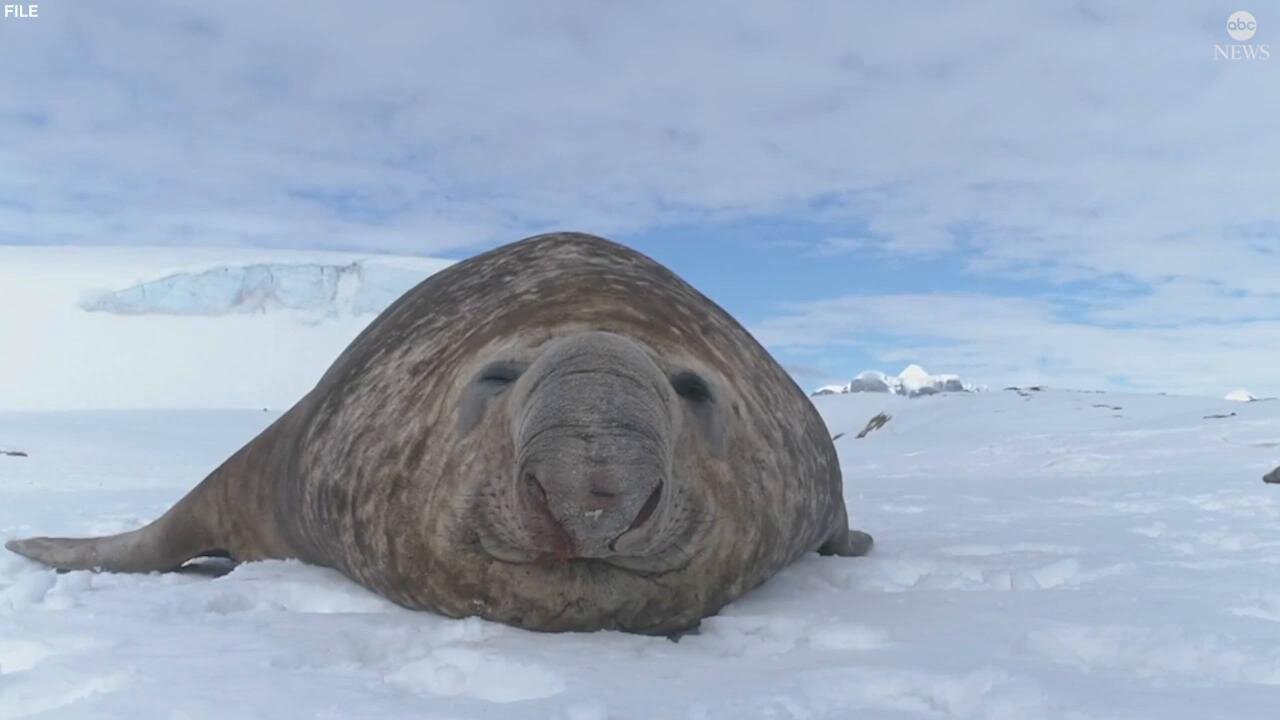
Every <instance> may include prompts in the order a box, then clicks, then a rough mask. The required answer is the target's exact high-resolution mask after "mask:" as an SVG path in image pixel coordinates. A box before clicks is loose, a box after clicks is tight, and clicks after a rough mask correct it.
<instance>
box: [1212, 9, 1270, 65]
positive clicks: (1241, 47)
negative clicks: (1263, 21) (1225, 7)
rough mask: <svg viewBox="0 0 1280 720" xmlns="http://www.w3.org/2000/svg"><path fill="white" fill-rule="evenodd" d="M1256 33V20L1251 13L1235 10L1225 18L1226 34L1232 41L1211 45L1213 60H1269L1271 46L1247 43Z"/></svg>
mask: <svg viewBox="0 0 1280 720" xmlns="http://www.w3.org/2000/svg"><path fill="white" fill-rule="evenodd" d="M1257 33H1258V20H1257V18H1255V17H1254V16H1253V13H1251V12H1248V11H1246V10H1237V11H1235V12H1233V13H1231V16H1230V17H1228V18H1227V35H1228V36H1230V38H1231V39H1232V40H1235V42H1234V43H1229V44H1226V45H1219V44H1217V43H1214V45H1213V59H1214V60H1270V59H1271V46H1270V45H1267V44H1266V43H1262V44H1260V45H1252V44H1248V42H1249V41H1250V40H1252V39H1253V36H1254V35H1256V34H1257Z"/></svg>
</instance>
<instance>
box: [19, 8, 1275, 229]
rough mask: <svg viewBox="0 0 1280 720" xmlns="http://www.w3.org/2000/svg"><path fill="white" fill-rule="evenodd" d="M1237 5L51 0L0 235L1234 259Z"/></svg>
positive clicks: (1266, 172)
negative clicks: (1230, 29)
mask: <svg viewBox="0 0 1280 720" xmlns="http://www.w3.org/2000/svg"><path fill="white" fill-rule="evenodd" d="M1225 12H1226V11H1225V10H1224V11H1221V12H1219V11H1211V10H1209V9H1207V8H1205V7H1203V6H1202V5H1201V4H1199V3H1184V4H1180V5H1170V4H1162V5H1161V6H1160V7H1159V8H1158V9H1156V8H1146V9H1142V8H1136V7H1132V6H1128V5H1124V4H1111V3H1081V4H1077V5H1075V6H1073V7H1058V6H1048V5H1034V4H1027V3H1020V2H1012V1H1009V2H992V3H984V4H981V5H966V6H961V5H959V4H952V3H936V4H925V5H917V6H913V7H912V8H910V9H908V8H905V7H900V6H880V5H875V4H869V3H818V4H804V5H799V6H796V5H794V4H774V3H746V4H744V3H741V2H712V3H697V4H689V3H677V2H655V3H618V2H606V3H570V2H553V3H536V4H527V3H505V4H501V5H494V4H491V3H471V2H439V3H409V2H404V3H378V4H376V5H368V4H366V5H362V6H360V7H359V8H356V7H353V6H352V5H351V4H350V3H347V2H333V1H321V2H312V3H306V4H279V3H271V4H266V5H264V4H261V3H249V2H240V1H235V0H232V1H229V2H220V3H213V4H206V5H201V6H198V7H179V6H174V5H173V4H171V3H159V2H121V3H112V4H110V5H100V4H81V3H62V2H55V3H45V4H43V5H42V11H41V17H40V19H39V20H38V21H32V22H28V23H26V24H25V25H22V26H19V25H16V24H13V23H10V24H8V25H6V26H4V27H3V32H4V43H5V47H6V57H7V58H8V61H9V62H10V63H11V66H13V67H21V68H22V71H21V72H10V73H5V74H4V75H3V79H0V116H3V117H8V118H10V120H9V121H8V122H7V123H6V126H5V127H4V132H5V135H6V140H7V141H8V142H7V143H6V145H5V149H4V150H3V151H0V155H2V157H0V160H3V167H5V168H8V170H7V172H5V173H4V174H3V177H2V178H0V190H4V195H5V196H6V197H21V198H22V202H20V203H15V204H13V205H5V206H3V208H0V213H2V214H0V226H3V227H6V228H10V230H9V231H8V232H9V233H10V234H11V235H12V236H13V237H15V238H18V239H30V240H37V241H49V240H59V241H63V240H78V241H111V242H120V241H134V242H137V241H145V242H191V241H195V242H207V243H215V242H252V243H270V244H281V245H293V244H301V243H307V244H315V243H320V244H333V245H349V246H365V247H370V246H372V247H379V248H386V249H415V248H420V249H423V250H426V249H428V248H431V249H436V248H439V247H441V246H450V245H460V244H474V243H480V242H486V241H492V240H499V239H501V240H505V239H509V238H510V237H512V236H513V235H515V234H518V233H519V232H523V231H525V230H532V229H538V228H543V227H549V226H575V227H582V228H589V229H595V230H598V231H601V232H621V231H631V230H638V229H643V228H647V227H653V226H655V225H659V224H663V223H670V222H676V221H681V220H686V219H689V218H731V217H734V216H740V215H759V214H767V213H771V212H785V211H789V210H791V211H794V210H797V209H802V208H804V207H807V204H808V203H809V202H810V201H811V200H812V199H814V198H817V197H828V196H829V197H836V198H838V201H836V202H832V203H825V204H824V205H823V210H822V211H821V215H822V217H824V218H826V219H830V220H840V219H842V218H843V219H847V218H857V219H859V220H860V221H865V222H866V225H867V227H868V229H869V231H870V232H872V233H873V234H874V235H876V236H878V237H880V238H882V239H884V241H885V242H886V243H888V244H889V245H891V246H893V247H894V248H898V249H904V250H910V251H913V252H921V251H936V250H939V249H943V248H946V247H949V246H951V245H952V244H953V243H954V234H953V233H954V230H955V228H956V227H957V226H960V225H968V226H976V227H987V228H997V229H1000V231H1001V232H1000V235H1001V238H1002V240H1001V242H1005V243H1006V244H1007V243H1008V242H1012V241H1014V240H1016V241H1018V242H1024V241H1041V240H1044V239H1050V240H1051V241H1052V242H1053V243H1054V244H1055V245H1056V246H1058V247H1062V246H1064V245H1072V244H1074V243H1090V242H1105V243H1110V244H1119V245H1128V244H1133V245H1138V246H1141V245H1142V244H1144V243H1146V242H1148V241H1151V240H1153V239H1158V238H1163V237H1168V236H1171V235H1174V234H1178V233H1186V232H1193V233H1196V234H1197V237H1199V238H1200V239H1201V241H1203V242H1213V241H1217V239H1218V238H1220V237H1221V233H1222V232H1223V231H1224V228H1229V227H1235V226H1239V225H1247V224H1249V223H1256V222H1259V221H1271V220H1274V202H1273V191H1274V174H1273V172H1274V171H1273V168H1275V167H1277V166H1278V165H1280V141H1278V139H1280V126H1277V125H1276V124H1275V123H1274V122H1272V121H1271V118H1273V117H1274V115H1275V113H1276V111H1277V109H1280V95H1277V94H1276V93H1270V92H1265V91H1264V88H1267V87H1274V85H1275V83H1276V80H1277V78H1278V75H1277V73H1280V59H1277V61H1276V62H1275V63H1271V64H1268V63H1265V62H1254V63H1239V62H1237V63H1228V62H1214V60H1213V53H1212V44H1213V43H1214V42H1222V41H1223V39H1224V37H1225V34H1224V32H1225V31H1224V28H1223V27H1220V26H1221V25H1222V24H1223V22H1222V21H1223V18H1224V17H1225ZM1219 15H1221V16H1222V17H1219ZM1259 20H1260V22H1261V23H1262V24H1263V29H1262V30H1261V31H1260V32H1259V36H1258V37H1259V39H1261V38H1263V37H1264V36H1265V34H1266V22H1267V21H1266V16H1265V15H1261V16H1260V17H1259ZM1276 26H1277V28H1278V29H1280V18H1277V20H1276ZM17 118H26V120H22V119H17ZM33 119H34V120H33ZM298 190H303V191H306V190H316V191H319V192H320V193H321V194H327V195H333V194H344V193H345V194H350V195H352V196H356V197H362V198H366V202H363V203H359V204H360V205H361V206H364V205H371V206H373V210H374V212H373V217H351V216H349V215H346V214H344V213H343V212H341V211H339V210H335V209H334V208H333V207H331V206H330V205H327V204H323V203H318V202H315V201H310V200H306V199H304V198H303V197H300V196H299V195H298V194H297V192H296V191H298Z"/></svg>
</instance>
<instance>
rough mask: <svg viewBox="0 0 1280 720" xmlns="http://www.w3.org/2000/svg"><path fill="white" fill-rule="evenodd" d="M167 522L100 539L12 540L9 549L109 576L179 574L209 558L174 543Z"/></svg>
mask: <svg viewBox="0 0 1280 720" xmlns="http://www.w3.org/2000/svg"><path fill="white" fill-rule="evenodd" d="M163 521H164V518H161V520H160V521H157V522H155V523H152V524H151V525H148V526H146V527H144V528H140V529H138V530H134V531H132V532H127V533H121V534H119V535H110V536H107V537H99V538H49V537H37V538H29V539H27V540H10V541H9V542H7V543H5V545H4V546H5V548H7V549H9V550H10V551H12V552H15V553H17V554H19V555H21V556H23V557H26V558H30V559H32V560H35V561H36V562H41V563H44V564H45V565H48V566H50V567H53V568H57V569H58V570H104V571H107V572H155V571H162V572H163V571H168V570H176V569H177V568H179V567H181V566H182V564H183V563H184V562H186V561H187V560H190V559H192V558H194V557H199V556H200V555H203V554H205V552H206V551H205V549H203V548H197V549H193V546H192V544H191V543H189V542H187V543H184V542H181V541H179V542H173V540H175V538H173V537H171V536H167V535H166V533H165V532H164V528H163V527H157V526H160V525H161V523H162V522H163Z"/></svg>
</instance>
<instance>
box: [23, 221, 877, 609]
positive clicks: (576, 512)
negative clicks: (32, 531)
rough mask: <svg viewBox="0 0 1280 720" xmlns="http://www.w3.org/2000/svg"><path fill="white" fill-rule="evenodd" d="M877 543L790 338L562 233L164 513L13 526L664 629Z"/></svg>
mask: <svg viewBox="0 0 1280 720" xmlns="http://www.w3.org/2000/svg"><path fill="white" fill-rule="evenodd" d="M870 543H871V540H870V537H869V536H867V535H865V534H864V533H858V532H851V531H850V530H849V529H848V518H847V516H846V511H845V506H844V499H843V497H842V489H841V477H840V469H839V465H838V461H837V458H836V454H835V449H834V446H833V445H832V443H831V439H830V435H829V433H828V431H827V429H826V427H825V425H824V424H823V422H822V420H821V418H820V417H819V416H818V413H817V411H816V410H815V409H814V407H813V405H812V404H811V403H810V402H809V399H808V398H807V397H806V395H805V394H804V393H803V391H801V390H800V389H799V388H798V387H797V386H796V385H795V383H794V382H793V381H792V380H791V378H790V377H789V376H788V375H787V373H786V372H785V371H783V369H782V368H781V367H780V366H779V365H778V364H777V363H776V362H775V361H774V360H773V358H771V357H770V356H769V354H768V353H767V352H766V351H765V350H764V349H763V348H761V347H760V345H759V344H758V343H756V341H755V340H754V339H753V338H752V337H751V336H750V335H749V334H748V333H747V332H746V331H745V330H744V329H743V328H742V327H741V326H740V325H739V324H738V323H737V322H736V321H734V320H733V318H731V317H730V316H729V315H728V314H727V313H725V312H724V311H723V310H722V309H720V308H719V307H718V306H716V305H715V304H714V303H713V302H711V301H710V300H708V299H707V298H705V297H703V296H702V295H701V294H699V293H698V292H697V291H696V290H694V289H693V288H692V287H690V286H689V285H688V284H686V283H685V282H684V281H682V280H681V279H680V278H678V277H676V276H675V275H674V274H672V273H671V272H670V271H668V270H666V269H665V268H663V267H662V266H660V265H658V264H657V263H655V262H653V261H652V260H650V259H648V258H646V257H644V256H643V255H640V254H639V253H636V252H634V251H631V250H629V249H627V248H625V247H622V246H620V245H616V244H614V243H610V242H608V241H605V240H602V239H600V238H596V237H592V236H589V235H581V234H575V233H562V234H554V235H544V236H538V237H535V238H530V239H528V240H524V241H521V242H519V243H514V244H512V245H508V246H505V247H502V248H499V249H497V250H495V251H492V252H490V253H486V254H484V255H481V256H478V257H475V258H472V259H470V260H467V261H465V262H462V263H459V264H457V265H455V266H453V267H451V268H448V269H446V270H445V271H443V272H440V273H438V274H436V275H434V276H432V277H431V278H428V279H427V280H426V281H424V282H423V283H422V284H420V285H419V286H418V287H416V288H414V289H413V290H410V291H409V292H408V293H406V294H405V295H404V296H403V297H401V298H400V299H399V300H397V301H396V302H395V303H394V304H393V305H392V306H391V307H390V308H388V309H387V310H386V311H385V312H384V313H383V314H382V315H380V316H379V317H378V318H377V319H376V320H375V321H374V322H373V323H371V324H370V325H369V327H368V328H366V329H365V331H364V332H363V333H361V335H360V336H359V337H358V338H356V340H355V341H354V342H352V344H351V345H350V346H349V347H348V348H347V349H346V351H344V352H343V354H342V355H341V356H340V357H339V358H338V359H337V360H336V361H335V362H334V364H333V365H332V366H331V367H330V369H329V370H328V372H326V374H325V375H324V377H323V378H322V379H321V380H320V382H319V384H317V386H316V388H315V389H314V390H313V391H312V392H311V393H309V394H308V395H307V396H306V397H305V398H303V399H302V400H301V401H299V403H298V404H297V405H295V406H294V407H293V408H292V409H290V410H289V412H287V413H286V414H285V415H284V416H282V417H281V418H280V419H279V420H278V421H277V422H276V423H275V424H273V425H272V426H271V427H270V428H268V429H267V430H265V431H263V433H262V434H261V435H259V436H258V437H257V438H255V439H254V440H253V441H251V442H250V443H249V444H248V445H246V446H245V447H244V448H242V449H241V450H240V451H239V452H237V453H236V454H234V455H233V456H232V457H230V458H229V459H228V460H227V461H226V462H224V463H223V464H222V465H221V466H220V467H219V468H218V469H217V470H215V471H214V472H213V473H212V474H211V475H210V476H209V477H208V478H206V479H205V481H204V482H202V483H201V484H200V485H199V486H198V487H197V488H196V489H195V490H193V491H192V492H191V493H190V494H189V495H188V496H187V497H186V498H184V499H183V500H182V501H180V502H179V503H178V504H177V505H176V506H174V508H172V509H171V510H170V511H169V512H168V513H166V514H165V515H164V516H163V517H162V518H160V519H159V520H157V521H156V522H155V523H152V524H151V525H149V526H147V527H146V528H142V529H140V530H137V531H134V532H131V533H125V534H122V535H118V536H112V537H108V538H92V539H81V540H73V539H61V538H35V539H31V540H23V541H14V542H12V543H10V544H9V547H10V548H11V549H13V550H14V551H16V552H19V553H22V554H24V555H26V556H28V557H32V558H34V559H37V560H40V561H42V562H46V563H48V564H50V565H54V566H55V567H63V568H77V569H79V568H101V569H110V570H118V571H143V572H145V571H149V570H164V569H170V568H173V567H176V566H177V565H180V564H181V563H182V562H183V561H185V560H186V559H189V558H191V557H195V556H198V555H203V554H224V555H229V556H231V557H232V558H234V559H236V560H242V561H243V560H256V559H262V558H287V557H293V558H300V559H302V560H304V561H306V562H310V563H314V564H318V565H324V566H328V567H333V568H336V569H338V570H340V571H341V572H343V573H344V574H346V575H347V576H348V577H350V578H351V579H353V580H354V581H356V582H358V583H360V584H362V585H364V586H365V587H367V588H369V589H371V590H373V591H375V592H378V593H380V594H382V595H384V596H385V597H387V598H389V599H391V600H393V601H395V602H397V603H399V604H401V605H404V606H406V607H410V608H419V609H427V610H433V611H436V612H440V613H444V614H446V615H450V616H454V617H464V616H470V615H479V616H481V617H485V618H489V619H492V620H496V621H500V622H504V623H509V624H512V625H517V626H520V627H525V628H529V629H533V630H546V631H563V630H598V629H621V630H628V631H633V632H643V633H655V634H667V633H675V632H680V631H683V630H686V629H688V628H691V627H693V626H695V625H697V623H698V622H699V620H701V619H702V618H703V617H706V616H707V615H710V614H712V613H714V612H716V611H717V610H718V609H719V608H720V607H722V606H723V605H724V604H725V603H727V602H730V601H732V600H733V599H734V598H737V597H739V596H740V595H742V593H744V592H746V591H747V590H749V589H751V588H753V587H755V586H756V585H759V584H760V583H762V582H764V581H765V580H766V579H768V578H769V577H770V576H771V575H773V574H774V573H776V572H777V571H778V570H779V569H780V568H782V567H784V566H785V565H787V564H788V563H790V562H792V561H794V560H795V559H796V558H798V557H800V556H801V555H803V554H805V553H809V552H813V551H815V550H817V551H819V552H823V553H827V554H839V555H858V554H862V553H865V552H866V551H867V550H868V549H869V548H870Z"/></svg>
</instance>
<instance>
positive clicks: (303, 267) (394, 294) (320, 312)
mask: <svg viewBox="0 0 1280 720" xmlns="http://www.w3.org/2000/svg"><path fill="white" fill-rule="evenodd" d="M427 274H428V273H425V272H424V271H422V270H421V269H415V268H408V267H396V266H394V265H387V264H371V263H366V262H362V261H356V262H352V263H349V264H345V265H326V264H320V263H302V264H289V263H262V264H255V265H239V266H219V267H214V268H210V269H208V270H203V271H200V272H186V273H178V274H175V275H168V276H165V277H162V278H158V279H156V280H150V281H147V282H143V283H139V284H137V285H133V286H130V287H127V288H124V289H123V290H115V291H100V292H94V293H90V294H88V295H86V296H85V297H84V298H83V299H82V300H81V302H80V307H81V308H83V309H85V310H88V311H90V312H107V313H115V314H119V315H215V316H216V315H231V314H262V313H268V312H272V311H278V310H292V311H300V312H303V313H306V314H308V315H312V316H316V317H321V318H323V317H326V316H335V315H364V314H370V313H376V312H379V311H381V310H382V309H383V308H385V307H387V306H388V305H390V304H391V303H392V302H393V301H394V300H395V299H396V298H398V297H400V295H402V294H404V292H405V291H406V290H408V289H409V288H411V287H413V286H414V285H416V284H418V283H419V282H421V281H422V279H423V278H424V277H426V275H427Z"/></svg>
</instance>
